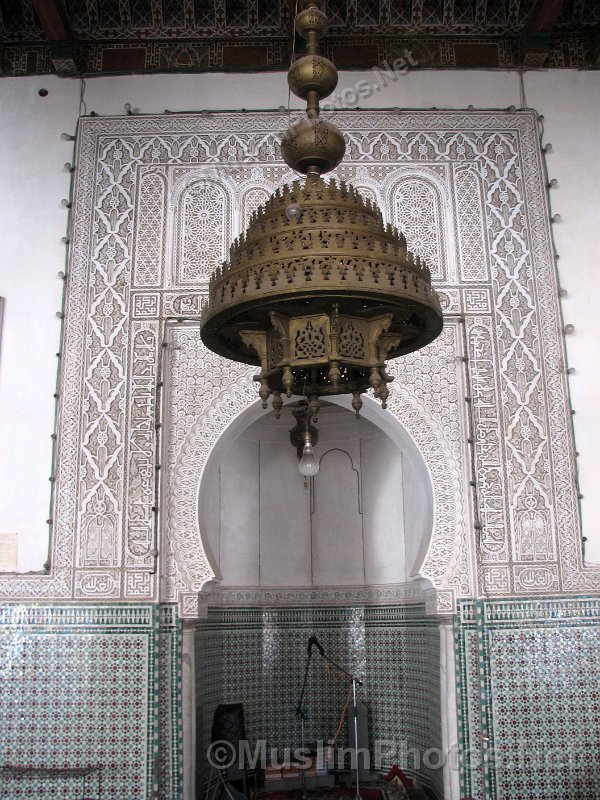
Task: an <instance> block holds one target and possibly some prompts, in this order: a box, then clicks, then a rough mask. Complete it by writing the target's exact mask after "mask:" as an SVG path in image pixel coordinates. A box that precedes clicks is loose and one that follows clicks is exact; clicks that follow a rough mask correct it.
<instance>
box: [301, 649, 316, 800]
mask: <svg viewBox="0 0 600 800" xmlns="http://www.w3.org/2000/svg"><path fill="white" fill-rule="evenodd" d="M315 641H316V640H315ZM312 646H313V638H312V637H311V638H310V639H309V640H308V658H307V659H306V667H305V668H304V681H303V682H302V691H301V692H300V699H299V700H298V704H297V705H296V716H298V717H300V740H301V743H302V755H303V756H304V754H305V747H304V720H305V719H306V712H305V711H304V695H305V694H306V683H307V681H308V671H309V669H310V662H311V659H312ZM305 772H306V770H304V769H302V770H300V780H301V782H302V800H306V775H305Z"/></svg>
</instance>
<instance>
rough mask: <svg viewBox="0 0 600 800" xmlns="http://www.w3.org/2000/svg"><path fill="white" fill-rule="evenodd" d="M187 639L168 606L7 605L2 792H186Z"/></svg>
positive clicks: (0, 683) (1, 650)
mask: <svg viewBox="0 0 600 800" xmlns="http://www.w3.org/2000/svg"><path fill="white" fill-rule="evenodd" d="M179 646H180V632H179V623H178V621H177V618H176V616H175V613H174V609H173V607H171V606H165V607H159V606H156V605H150V604H146V605H93V606H83V605H77V606H74V605H60V606H59V605H56V606H27V605H18V606H17V605H13V606H5V607H3V608H1V609H0V766H1V767H3V768H4V769H2V770H0V796H2V797H10V798H15V800H16V798H34V797H35V798H39V797H44V798H60V800H71V798H72V799H73V800H75V798H81V797H83V796H85V797H89V798H103V800H104V798H123V800H125V798H127V799H128V800H129V798H134V797H135V798H136V800H137V799H138V798H139V799H140V800H142V799H143V798H151V797H156V793H155V789H156V788H159V792H160V794H159V796H160V797H161V798H165V800H166V798H178V797H180V784H181V780H180V766H179V765H180V752H181V748H180V740H179V730H180V720H179V716H178V714H179V707H180V702H179V693H180V681H179V677H178V676H179ZM159 721H160V736H159ZM87 767H90V768H91V769H90V770H89V774H87V775H82V774H81V773H78V772H77V770H81V769H82V768H87ZM9 768H19V769H9ZM20 768H31V770H30V772H29V773H27V772H23V771H22V769H20ZM69 770H70V771H69Z"/></svg>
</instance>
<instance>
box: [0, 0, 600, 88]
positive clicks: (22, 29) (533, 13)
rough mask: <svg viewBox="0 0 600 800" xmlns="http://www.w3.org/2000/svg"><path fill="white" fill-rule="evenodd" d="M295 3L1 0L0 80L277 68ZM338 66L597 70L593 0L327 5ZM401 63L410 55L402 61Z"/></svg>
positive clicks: (345, 1)
mask: <svg viewBox="0 0 600 800" xmlns="http://www.w3.org/2000/svg"><path fill="white" fill-rule="evenodd" d="M294 7H295V5H294V0H88V2H85V3H83V2H81V1H80V0H0V75H34V74H50V73H56V74H58V75H61V76H65V77H69V76H76V75H95V74H106V73H157V72H208V71H222V70H229V71H244V70H281V69H287V68H288V66H289V63H290V51H291V39H292V37H291V31H292V20H293V18H294ZM325 11H326V14H327V16H328V18H329V20H330V30H329V33H328V35H327V37H326V38H325V39H324V40H323V54H324V55H325V56H326V57H328V58H330V59H332V60H333V61H334V62H335V63H336V65H337V67H338V68H339V69H348V68H354V69H369V68H372V67H379V68H382V69H386V68H389V67H390V65H392V64H393V63H394V61H395V60H397V59H398V58H404V59H405V60H407V61H408V63H409V64H410V65H411V66H412V67H413V68H438V69H447V68H469V67H472V68H477V67H486V68H500V69H514V68H517V67H521V66H524V67H528V68H532V67H545V68H561V67H564V68H566V67H577V68H594V67H598V66H600V4H598V3H597V2H595V0H502V1H500V0H498V1H497V2H496V1H495V2H493V3H492V2H486V0H378V1H377V2H374V1H373V0H328V2H326V4H325ZM408 56H410V58H408Z"/></svg>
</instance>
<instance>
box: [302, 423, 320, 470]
mask: <svg viewBox="0 0 600 800" xmlns="http://www.w3.org/2000/svg"><path fill="white" fill-rule="evenodd" d="M298 469H299V470H300V475H304V477H305V478H312V477H313V476H314V475H316V474H317V472H318V471H319V461H318V459H317V457H316V456H315V451H314V450H313V446H312V444H311V441H310V433H309V432H308V431H307V432H306V433H305V434H304V449H303V450H302V458H301V459H300V463H299V464H298Z"/></svg>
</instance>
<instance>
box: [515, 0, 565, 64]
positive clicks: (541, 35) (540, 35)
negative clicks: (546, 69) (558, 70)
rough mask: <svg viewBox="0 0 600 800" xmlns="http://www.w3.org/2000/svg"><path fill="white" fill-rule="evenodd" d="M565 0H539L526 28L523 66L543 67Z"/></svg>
mask: <svg viewBox="0 0 600 800" xmlns="http://www.w3.org/2000/svg"><path fill="white" fill-rule="evenodd" d="M564 4H565V0H539V2H538V3H537V4H536V7H535V9H534V11H533V14H532V15H531V22H530V23H529V25H528V26H527V28H526V31H525V36H524V43H523V66H524V67H543V66H545V64H546V60H547V58H548V54H549V52H550V36H551V34H552V31H553V30H554V27H555V25H556V22H557V20H558V17H559V15H560V12H561V11H562V7H563V6H564Z"/></svg>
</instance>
